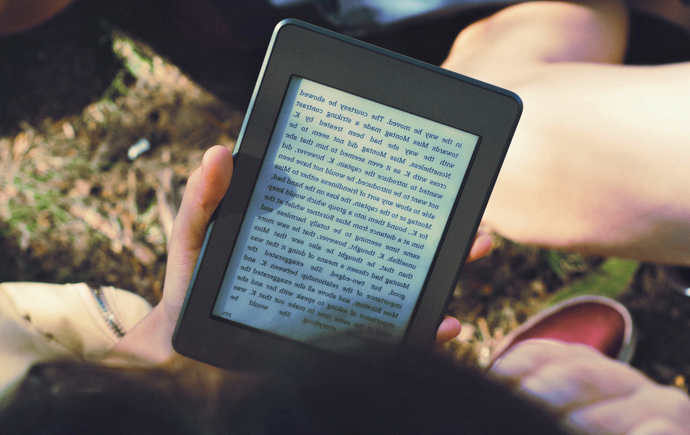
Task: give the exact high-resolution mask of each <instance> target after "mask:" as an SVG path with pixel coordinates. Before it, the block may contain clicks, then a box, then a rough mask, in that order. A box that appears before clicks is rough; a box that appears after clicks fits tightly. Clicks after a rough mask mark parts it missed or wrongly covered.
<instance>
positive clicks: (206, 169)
mask: <svg viewBox="0 0 690 435" xmlns="http://www.w3.org/2000/svg"><path fill="white" fill-rule="evenodd" d="M232 168H233V166H232V155H231V154H230V151H228V150H227V149H226V148H225V147H223V146H220V145H216V146H214V147H213V148H210V149H209V150H208V151H206V153H205V154H204V157H203V159H202V162H201V167H199V168H198V169H197V170H195V171H194V172H193V173H192V175H191V176H190V177H189V180H188V181H187V187H186V189H185V192H184V196H183V198H182V204H181V205H180V210H179V212H178V213H177V217H176V218H175V222H174V224H173V229H172V235H171V238H170V251H169V252H168V263H167V269H166V274H165V285H164V288H163V301H162V304H163V305H164V310H165V312H166V314H167V316H168V317H169V318H170V320H171V321H173V322H175V321H177V317H178V316H179V314H180V309H181V308H182V303H183V302H184V298H185V295H186V293H187V288H188V286H189V282H190V280H191V278H192V274H193V273H194V267H195V265H196V261H197V259H198V258H199V253H200V252H201V247H202V246H203V243H204V238H205V237H206V230H207V229H208V224H209V221H210V219H211V215H212V214H213V212H214V211H215V209H216V207H217V206H218V204H219V203H220V201H221V200H222V199H223V196H224V195H225V192H226V191H227V189H228V186H229V184H230V178H231V176H232Z"/></svg>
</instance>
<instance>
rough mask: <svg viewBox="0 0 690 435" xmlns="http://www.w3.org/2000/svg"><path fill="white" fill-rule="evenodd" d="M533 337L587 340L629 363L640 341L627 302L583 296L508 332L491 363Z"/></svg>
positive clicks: (594, 346)
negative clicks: (626, 306)
mask: <svg viewBox="0 0 690 435" xmlns="http://www.w3.org/2000/svg"><path fill="white" fill-rule="evenodd" d="M530 339H548V340H557V341H562V342H566V343H580V344H584V345H587V346H590V347H592V348H594V349H597V350H598V351H600V352H601V353H603V354H604V355H606V356H608V357H609V358H612V359H615V360H618V361H621V362H625V363H629V362H630V360H632V357H633V354H634V353H635V344H636V342H637V339H636V331H635V328H634V325H633V321H632V317H631V316H630V313H629V312H628V310H627V309H626V308H625V307H624V306H623V305H621V304H620V303H618V302H616V301H614V300H612V299H609V298H605V297H603V296H580V297H576V298H573V299H568V300H566V301H563V302H561V303H558V304H556V305H554V306H553V307H550V308H548V309H546V310H544V311H542V312H541V313H539V314H537V315H535V316H533V317H531V318H530V319H529V320H528V321H527V322H525V323H524V324H522V325H520V327H518V328H517V329H515V330H514V331H512V332H511V333H510V334H508V335H507V336H506V337H505V338H504V339H503V340H502V341H501V342H500V343H499V344H498V346H497V347H496V349H495V350H494V352H493V354H492V356H491V361H490V366H492V365H493V364H494V362H495V361H496V360H497V359H498V358H500V357H501V355H503V354H504V353H505V352H506V351H508V350H509V349H510V348H512V347H513V346H515V345H516V344H517V343H520V342H522V341H525V340H530Z"/></svg>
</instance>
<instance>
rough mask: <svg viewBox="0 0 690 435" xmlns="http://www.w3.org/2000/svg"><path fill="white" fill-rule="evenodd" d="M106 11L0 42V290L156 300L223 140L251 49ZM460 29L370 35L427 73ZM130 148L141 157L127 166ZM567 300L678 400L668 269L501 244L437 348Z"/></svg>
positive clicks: (454, 309) (140, 8) (486, 340)
mask: <svg viewBox="0 0 690 435" xmlns="http://www.w3.org/2000/svg"><path fill="white" fill-rule="evenodd" d="M115 3H118V4H117V5H112V4H108V3H106V2H104V1H100V0H94V1H91V2H80V3H77V4H76V5H74V6H73V7H71V8H70V9H68V10H67V11H66V12H65V13H63V14H61V15H60V16H58V17H57V18H56V19H54V20H52V21H50V22H49V23H47V24H45V25H43V26H41V27H39V28H36V29H34V30H31V31H29V32H27V33H24V34H21V35H15V36H11V37H5V38H0V282H1V281H43V282H54V283H65V282H80V281H84V282H87V283H89V284H91V285H94V286H100V285H114V286H117V287H120V288H125V289H129V290H131V291H135V292H137V293H138V294H140V295H142V296H143V297H145V298H146V299H148V300H149V301H150V302H152V303H155V302H156V301H158V300H159V298H160V296H161V291H162V284H163V278H164V275H165V261H166V243H167V241H168V235H169V232H170V226H171V223H172V219H173V218H174V214H175V210H176V208H177V206H178V205H179V200H180V198H181V194H182V192H183V190H184V186H185V182H186V179H187V177H188V176H189V174H190V173H191V171H192V170H193V169H194V168H196V167H197V166H198V164H199V162H200V159H201V156H202V154H203V151H204V150H205V149H206V148H208V147H209V146H211V145H214V144H217V143H220V144H223V145H225V146H227V147H230V148H231V147H233V146H234V144H235V140H236V138H237V135H238V133H239V129H240V127H241V123H242V119H243V116H244V110H245V108H246V105H247V103H248V101H249V97H250V95H251V90H252V87H253V83H254V80H255V77H256V75H257V72H258V69H259V67H260V62H261V59H262V56H263V50H264V48H263V46H264V45H265V44H264V42H265V41H254V42H255V45H257V48H252V49H245V50H242V51H231V50H212V49H204V48H202V47H199V46H198V45H196V44H194V43H192V42H190V41H189V40H187V39H185V38H183V37H181V36H180V34H179V33H178V32H176V31H174V30H173V29H172V28H171V26H170V25H169V23H168V22H166V20H165V19H164V18H165V17H163V16H162V14H160V13H159V10H158V9H157V3H155V2H135V1H133V0H124V1H122V2H115ZM133 11H134V12H133ZM163 15H164V14H163ZM469 19H472V17H470V18H467V20H469ZM461 21H462V20H454V21H452V22H451V21H444V22H442V23H441V24H439V25H435V26H417V27H413V28H409V29H405V30H400V31H397V32H392V33H388V34H382V35H375V36H374V37H372V38H371V41H372V42H375V43H377V44H379V45H383V46H385V47H388V48H391V49H395V50H397V51H403V52H406V53H408V54H410V55H413V56H415V57H418V58H422V60H426V61H429V62H432V63H438V62H440V61H441V60H442V59H443V56H444V54H445V50H447V47H448V46H449V44H450V43H451V42H452V38H453V36H454V35H455V34H456V33H457V31H458V29H459V28H460V27H461V26H462V22H461ZM432 42H433V44H432ZM262 44H263V45H262ZM429 46H433V47H435V48H434V50H429V49H428V48H424V49H422V47H429ZM143 140H145V141H147V142H148V144H149V146H150V149H148V150H146V151H143V152H142V153H141V154H140V155H138V156H136V157H134V155H132V156H128V152H131V151H132V150H131V148H132V146H133V145H135V144H142V143H144V142H142V141H143ZM131 157H134V158H131ZM581 293H594V294H604V295H608V296H611V297H614V298H617V299H618V300H620V301H622V302H623V303H624V304H625V305H626V306H627V307H628V308H629V309H630V311H631V312H632V313H633V316H634V318H635V321H636V325H637V327H638V333H639V343H638V350H637V353H636V357H635V359H634V361H633V365H635V366H636V367H639V368H640V369H641V370H643V371H644V372H645V373H647V374H648V375H649V376H650V377H651V378H653V379H655V380H657V381H659V382H661V383H664V384H669V385H676V386H678V387H680V388H684V389H686V391H687V388H686V385H685V383H686V379H687V377H688V376H690V298H688V297H686V296H684V295H682V294H681V293H679V292H678V291H675V290H673V289H672V285H671V281H670V280H669V278H668V276H667V273H666V269H664V268H662V267H660V266H656V265H650V264H637V263H633V262H625V261H620V260H617V259H605V258H593V257H583V256H580V255H577V254H571V253H563V252H557V251H547V250H542V249H538V248H535V247H531V246H524V245H519V244H516V243H513V242H511V241H509V240H506V239H503V238H501V237H499V236H496V237H495V249H494V250H493V252H492V253H491V254H490V255H489V256H488V257H486V258H484V259H482V260H480V261H477V262H476V263H473V264H470V265H468V266H467V267H466V268H465V270H464V272H463V275H462V278H461V280H460V283H459V285H458V287H457V289H456V291H455V294H454V298H453V301H452V303H451V306H450V313H451V314H452V315H455V316H456V317H458V318H459V319H460V320H461V321H462V322H463V324H464V329H463V333H462V334H461V337H460V339H459V340H456V341H454V342H453V343H451V344H450V345H448V347H447V349H446V350H447V352H448V353H449V354H452V355H454V356H455V357H457V358H458V359H461V360H463V361H465V362H467V363H468V364H473V365H482V364H483V363H485V362H486V360H487V358H488V356H489V354H490V352H491V348H492V346H494V345H495V343H496V342H498V341H499V340H500V339H501V338H502V337H503V336H504V335H505V334H507V333H508V332H509V331H510V330H511V329H513V328H515V327H516V326H517V325H518V324H520V323H522V322H524V321H525V320H526V319H527V318H528V317H529V316H530V315H532V314H534V313H536V312H538V311H539V310H541V309H542V308H543V307H544V306H546V305H547V304H549V303H550V302H553V301H554V298H563V297H565V296H566V295H572V294H581Z"/></svg>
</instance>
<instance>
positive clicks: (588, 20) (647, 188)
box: [443, 0, 690, 265]
mask: <svg viewBox="0 0 690 435" xmlns="http://www.w3.org/2000/svg"><path fill="white" fill-rule="evenodd" d="M646 3H650V2H646ZM662 3H670V1H669V2H657V4H662ZM674 3H678V2H677V1H675V0H674ZM652 4H653V3H652ZM647 6H649V5H647ZM657 9H658V11H657V12H658V13H659V14H663V13H666V12H664V11H665V9H664V8H662V7H659V8H657ZM627 10H628V9H627V5H626V4H625V3H624V2H623V1H622V0H601V1H581V2H577V3H566V2H534V3H525V4H520V5H516V6H512V7H509V8H506V9H504V10H502V11H501V12H499V13H497V14H495V15H493V16H491V17H489V18H488V19H485V20H482V21H479V22H477V23H475V24H473V25H471V26H469V27H468V28H467V29H466V30H464V31H463V32H461V33H460V34H459V35H458V37H457V39H456V41H455V43H454V45H453V48H452V50H451V52H450V55H449V56H448V59H447V60H446V61H445V63H444V64H443V67H444V68H447V69H450V70H453V71H455V72H459V73H461V74H465V75H468V76H470V77H474V78H477V79H480V80H483V81H487V82H489V83H492V84H496V85H498V86H501V87H505V88H507V89H510V90H512V91H514V92H516V93H517V94H518V95H520V97H521V98H522V100H523V102H524V113H523V117H522V119H521V121H520V124H519V125H518V129H517V131H516V134H515V137H514V140H513V142H512V144H511V149H510V151H509V152H508V156H507V158H506V161H505V164H504V165H503V169H502V171H501V174H500V176H499V178H498V181H497V184H496V187H495V189H494V193H493V195H492V197H491V200H490V202H489V205H488V208H487V210H486V213H485V215H484V224H485V227H486V228H487V229H491V230H494V231H497V232H498V233H500V234H502V235H504V236H506V237H508V238H510V239H513V240H516V241H519V242H523V243H530V244H536V245H539V246H543V247H548V248H556V249H563V250H570V251H577V252H581V253H585V254H593V255H601V256H619V257H627V258H633V259H639V260H643V261H650V262H657V263H669V264H682V265H688V264H690V224H689V223H690V195H689V194H688V192H687V186H690V174H689V173H688V171H687V170H686V169H685V166H686V163H685V162H687V161H689V160H690V147H688V146H686V144H685V143H684V138H685V136H686V127H685V126H686V125H687V124H688V121H689V120H688V114H689V113H690V100H688V99H687V98H685V97H684V96H685V95H687V94H688V92H690V82H689V81H688V80H687V77H688V75H689V74H690V63H680V64H673V65H663V66H654V67H632V66H622V65H620V62H621V61H622V60H623V56H624V53H625V45H626V40H627V32H628V19H627ZM686 15H687V11H686ZM676 18H678V19H679V20H681V21H682V20H683V19H684V18H683V17H681V16H677V17H676Z"/></svg>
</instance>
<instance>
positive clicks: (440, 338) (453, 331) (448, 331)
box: [436, 316, 462, 345]
mask: <svg viewBox="0 0 690 435" xmlns="http://www.w3.org/2000/svg"><path fill="white" fill-rule="evenodd" d="M461 328H462V326H461V325H460V321H459V320H458V319H456V318H455V317H450V316H446V318H445V319H443V321H442V322H441V324H440V325H439V327H438V331H437V332H436V344H437V345H438V344H443V343H446V342H448V341H450V340H452V339H454V338H455V337H457V336H458V335H459V334H460V329H461Z"/></svg>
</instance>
